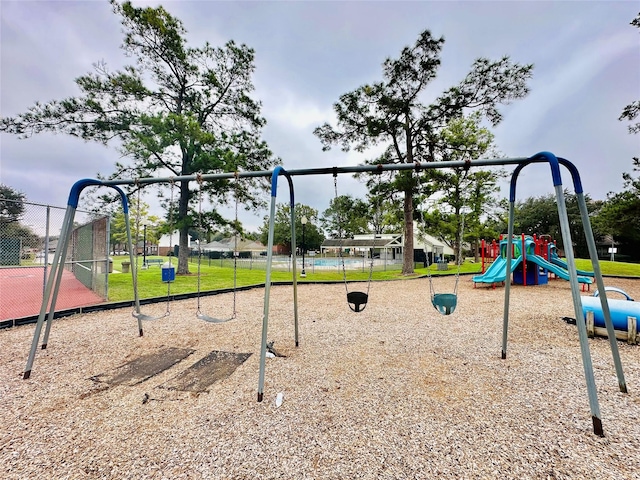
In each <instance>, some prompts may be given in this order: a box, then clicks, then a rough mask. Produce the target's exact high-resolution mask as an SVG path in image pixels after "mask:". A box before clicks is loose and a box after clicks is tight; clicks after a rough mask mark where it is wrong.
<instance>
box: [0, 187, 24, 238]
mask: <svg viewBox="0 0 640 480" xmlns="http://www.w3.org/2000/svg"><path fill="white" fill-rule="evenodd" d="M25 198H26V196H25V194H24V193H21V192H18V191H17V190H14V189H13V188H11V187H10V186H8V185H4V184H2V183H0V229H4V227H6V226H7V225H10V224H12V223H17V222H19V221H20V219H21V218H22V215H23V214H24V201H25Z"/></svg>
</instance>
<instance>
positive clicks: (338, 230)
mask: <svg viewBox="0 0 640 480" xmlns="http://www.w3.org/2000/svg"><path fill="white" fill-rule="evenodd" d="M370 219H372V215H371V211H370V208H369V205H367V203H366V202H363V201H362V200H360V199H359V198H353V197H352V196H351V195H340V196H338V197H336V198H333V199H331V202H330V203H329V208H327V209H326V210H325V211H324V212H323V213H322V218H320V224H321V225H322V228H323V229H324V231H325V232H326V233H327V234H328V235H329V236H330V237H332V238H339V237H340V235H342V238H353V236H354V235H359V234H364V233H367V232H368V231H369V220H370Z"/></svg>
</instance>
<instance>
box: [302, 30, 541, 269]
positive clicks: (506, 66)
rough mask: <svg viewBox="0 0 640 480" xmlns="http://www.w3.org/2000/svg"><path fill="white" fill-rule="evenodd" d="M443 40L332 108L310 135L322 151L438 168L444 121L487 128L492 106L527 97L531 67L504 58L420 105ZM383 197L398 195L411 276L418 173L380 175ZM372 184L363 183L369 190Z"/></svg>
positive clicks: (426, 36) (391, 65)
mask: <svg viewBox="0 0 640 480" xmlns="http://www.w3.org/2000/svg"><path fill="white" fill-rule="evenodd" d="M443 44H444V38H433V37H432V36H431V33H430V32H429V31H428V30H425V31H424V32H422V33H421V34H420V36H419V37H418V40H417V41H416V43H415V44H414V45H413V46H407V47H405V48H404V49H402V51H401V52H400V56H399V57H398V58H396V59H392V58H388V59H387V60H385V61H384V63H383V65H382V74H383V80H382V81H380V82H376V83H373V84H367V85H363V86H361V87H358V88H356V89H355V90H353V91H351V92H348V93H345V94H343V95H341V96H340V99H339V100H338V102H337V103H335V104H334V110H335V113H336V116H337V127H335V128H334V127H332V126H331V125H329V124H328V123H327V124H324V125H322V126H320V127H318V128H316V129H315V131H314V133H315V134H316V135H317V136H318V137H319V138H320V140H321V142H322V145H323V149H324V150H328V149H330V148H331V147H332V146H334V145H339V146H340V147H342V149H343V150H345V151H348V150H350V149H354V150H356V151H360V152H364V151H366V150H368V149H369V148H370V147H374V146H377V145H382V146H385V147H386V148H385V150H384V151H383V153H381V154H380V155H378V156H377V158H374V159H371V160H370V161H368V162H367V163H372V164H375V163H409V164H412V163H414V162H427V161H437V160H441V159H443V155H444V154H445V153H446V152H447V151H449V150H451V149H452V147H451V146H449V145H447V143H446V142H445V141H444V140H445V139H444V138H443V136H442V135H441V131H442V130H443V129H444V128H445V127H446V126H447V124H448V123H449V121H450V120H452V119H454V118H459V117H461V116H462V115H463V114H464V113H468V112H469V111H478V112H480V114H481V115H482V116H483V118H486V119H487V120H488V121H489V122H490V123H491V124H492V125H497V124H498V123H499V122H500V121H501V119H502V116H501V114H500V112H499V111H498V105H500V104H508V103H510V102H511V101H513V100H515V99H518V98H522V97H524V96H525V95H526V94H527V93H528V87H527V80H528V79H529V78H530V77H531V75H532V73H531V72H532V69H533V66H532V65H519V64H517V63H513V62H511V60H510V59H509V58H508V57H503V58H501V59H499V60H497V61H491V60H489V59H487V58H479V59H477V60H476V61H475V62H474V63H473V65H472V66H471V71H470V72H469V73H468V74H467V75H466V77H465V78H464V79H463V80H462V81H461V82H460V83H459V84H458V85H456V86H454V87H451V88H449V89H448V90H446V91H445V92H443V93H442V94H441V95H440V96H439V97H438V98H436V99H435V100H434V101H433V103H431V104H430V105H425V104H423V103H421V99H422V98H423V92H424V90H425V88H426V87H427V85H428V84H429V83H430V82H431V81H432V80H433V79H434V78H435V77H436V74H437V70H438V67H439V66H440V58H439V57H440V50H441V49H442V46H443ZM384 178H385V181H386V187H385V186H378V187H377V188H378V190H380V191H381V192H382V191H383V190H385V189H386V192H385V195H384V197H385V198H387V199H388V198H391V197H392V196H393V194H394V192H400V193H401V195H402V201H403V217H404V238H405V240H404V241H405V249H404V256H403V267H402V273H403V274H410V273H413V220H414V203H413V201H414V196H415V195H416V193H417V190H418V186H419V185H420V183H421V182H422V181H428V180H429V176H428V175H425V174H424V173H422V174H420V173H416V174H413V173H412V172H411V171H404V172H398V173H394V174H391V175H385V176H384ZM372 183H374V181H373V180H371V182H369V186H370V187H371V184H372Z"/></svg>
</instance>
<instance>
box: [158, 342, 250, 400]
mask: <svg viewBox="0 0 640 480" xmlns="http://www.w3.org/2000/svg"><path fill="white" fill-rule="evenodd" d="M250 356H251V354H250V353H231V352H220V351H217V350H214V351H213V352H211V353H209V354H208V355H207V356H206V357H204V358H202V359H200V360H198V361H197V362H196V363H194V364H193V365H191V366H190V367H189V368H187V369H186V370H184V371H183V372H180V373H179V374H178V375H176V376H175V377H173V378H172V379H171V380H169V381H168V382H166V383H164V384H163V385H160V388H166V389H168V390H180V391H182V392H206V391H207V388H209V387H210V386H211V385H213V384H214V383H215V382H218V381H220V380H224V379H225V378H228V377H230V376H231V374H233V372H235V370H236V368H238V367H239V366H240V365H242V364H243V363H244V362H245V360H246V359H247V358H249V357H250Z"/></svg>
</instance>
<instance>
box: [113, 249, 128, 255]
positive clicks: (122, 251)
mask: <svg viewBox="0 0 640 480" xmlns="http://www.w3.org/2000/svg"><path fill="white" fill-rule="evenodd" d="M114 255H129V252H125V251H124V250H116V253H115V254H114Z"/></svg>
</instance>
